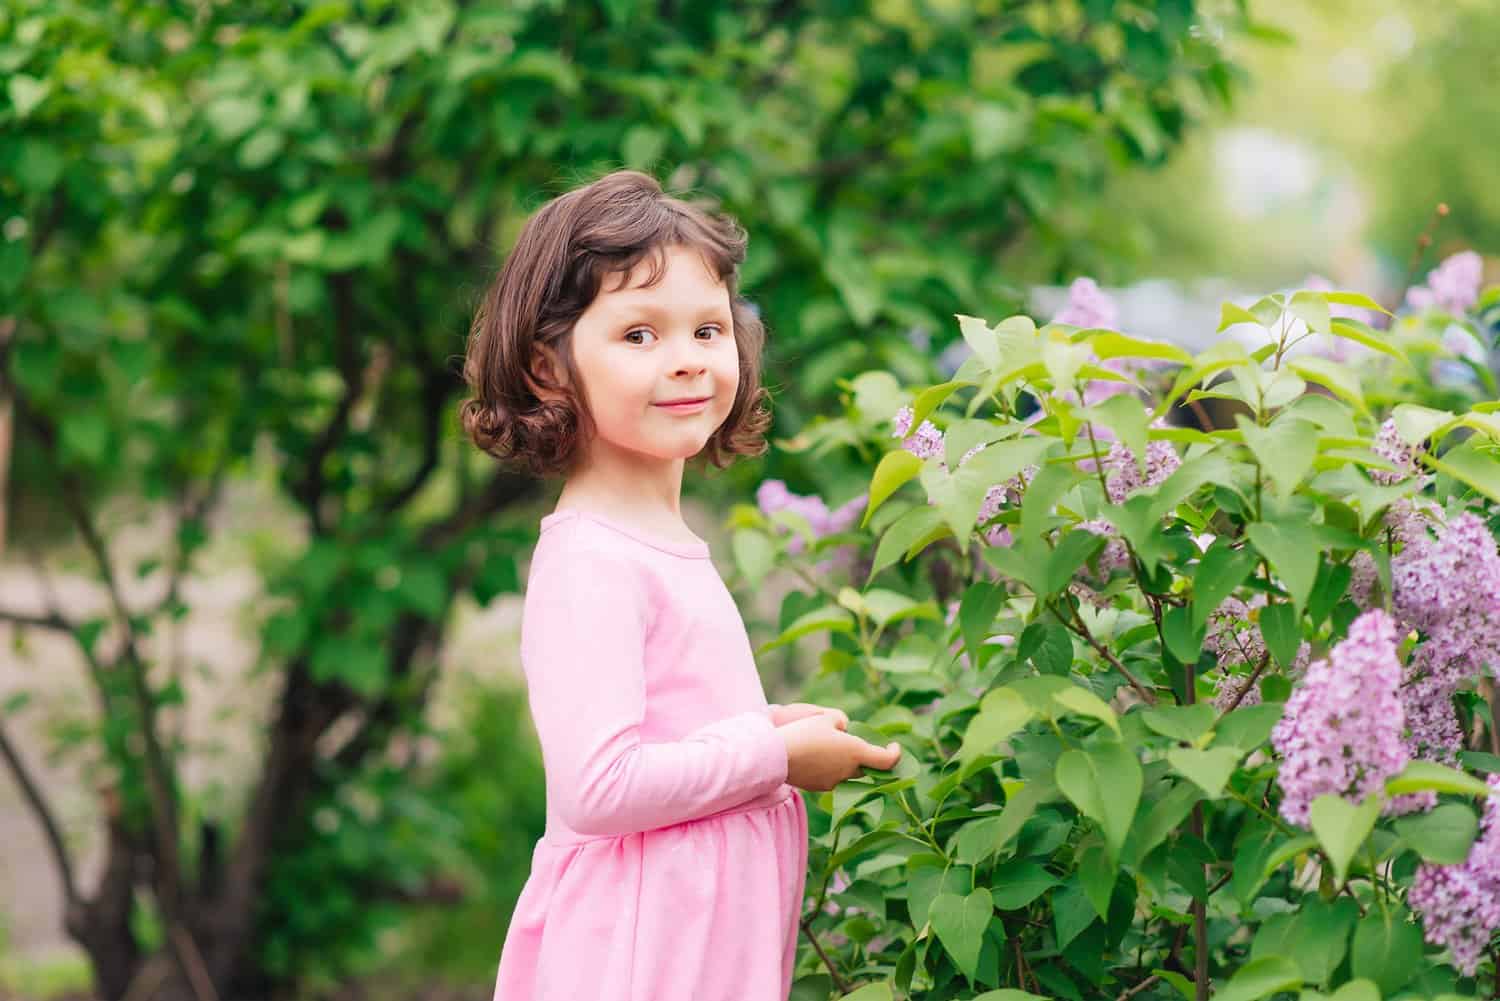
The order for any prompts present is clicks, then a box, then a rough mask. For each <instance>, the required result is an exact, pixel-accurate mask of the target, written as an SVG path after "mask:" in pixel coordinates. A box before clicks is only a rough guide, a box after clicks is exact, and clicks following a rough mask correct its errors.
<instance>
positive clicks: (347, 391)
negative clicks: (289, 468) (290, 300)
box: [292, 272, 364, 535]
mask: <svg viewBox="0 0 1500 1001" xmlns="http://www.w3.org/2000/svg"><path fill="white" fill-rule="evenodd" d="M328 286H329V290H330V292H331V294H332V299H333V317H334V336H335V339H336V340H335V345H336V348H335V349H336V351H337V364H338V369H339V374H340V375H341V376H343V379H344V392H343V395H342V396H340V397H339V402H338V405H337V406H336V407H334V411H333V416H332V417H330V418H329V419H328V423H327V424H326V425H324V426H323V430H322V431H321V432H319V433H318V437H317V438H315V439H314V440H313V443H312V445H311V446H310V447H309V448H308V450H307V467H306V469H305V470H304V471H303V474H302V479H301V480H300V481H299V482H298V483H297V484H295V485H294V486H293V488H292V496H293V497H295V498H296V499H297V501H298V503H300V504H301V505H302V506H303V508H305V509H306V511H307V516H308V519H309V520H310V521H311V523H312V528H313V532H314V533H315V534H318V535H321V534H323V532H324V531H325V530H326V526H325V525H324V524H323V515H322V512H321V511H320V510H319V507H320V506H321V501H322V499H323V462H324V461H325V460H326V459H327V458H328V456H329V454H330V453H332V451H333V450H334V449H335V448H336V447H337V446H338V443H339V442H340V441H342V440H343V438H344V434H345V433H346V432H347V431H348V430H349V415H350V413H351V412H353V410H354V404H355V403H357V402H358V401H359V397H360V394H361V393H362V392H363V391H364V368H363V366H361V365H360V362H359V343H358V340H357V338H356V335H355V330H354V324H355V321H356V317H355V311H354V279H353V277H352V276H351V275H350V274H349V273H348V272H339V273H336V274H331V275H329V276H328Z"/></svg>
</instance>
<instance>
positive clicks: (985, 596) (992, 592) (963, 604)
mask: <svg viewBox="0 0 1500 1001" xmlns="http://www.w3.org/2000/svg"><path fill="white" fill-rule="evenodd" d="M1005 599H1006V591H1005V589H1004V588H1003V587H1001V586H1000V585H998V584H996V583H994V582H993V581H977V582H976V583H973V584H970V585H969V586H968V587H967V588H966V589H965V590H964V594H963V598H962V599H961V600H960V601H959V605H958V628H959V632H960V633H962V635H963V640H964V649H965V650H966V651H968V654H969V663H970V664H972V665H973V666H974V667H975V668H976V669H977V668H979V667H980V666H981V665H982V663H983V656H982V655H983V653H984V650H983V647H984V645H985V643H984V641H985V639H986V638H987V637H988V636H989V632H990V627H991V626H993V625H994V624H995V616H996V614H998V613H999V611H1000V609H1001V608H1002V607H1003V606H1004V604H1005Z"/></svg>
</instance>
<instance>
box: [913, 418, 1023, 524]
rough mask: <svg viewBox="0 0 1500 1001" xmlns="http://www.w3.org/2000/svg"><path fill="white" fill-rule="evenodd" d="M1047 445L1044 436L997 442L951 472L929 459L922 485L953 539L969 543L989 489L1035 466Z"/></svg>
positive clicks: (923, 473) (923, 472)
mask: <svg viewBox="0 0 1500 1001" xmlns="http://www.w3.org/2000/svg"><path fill="white" fill-rule="evenodd" d="M1048 445H1049V442H1048V440H1047V439H1046V438H1045V437H1043V436H1041V435H1037V436H1033V437H1027V438H1017V439H1013V440H1011V441H997V442H995V443H993V444H991V445H987V446H986V447H985V448H984V449H983V451H981V452H980V453H979V454H978V455H976V456H974V458H972V459H970V460H969V461H968V462H966V463H964V464H963V465H962V466H960V467H959V468H957V469H955V470H952V471H951V472H948V473H944V472H943V470H942V468H941V467H939V466H938V464H937V462H936V460H935V459H934V460H929V461H928V462H927V463H926V464H925V465H924V466H923V468H922V485H923V486H924V487H926V488H927V495H928V496H929V497H930V498H931V499H932V500H933V501H934V502H935V503H936V504H937V506H938V510H940V511H942V513H943V520H944V521H945V522H946V523H947V525H948V527H949V528H950V529H951V530H952V531H953V537H954V538H955V539H958V540H960V541H965V540H967V539H968V538H969V536H971V535H972V534H973V533H974V522H975V519H977V518H978V516H979V508H980V505H981V504H982V503H983V502H984V495H985V494H986V493H987V492H988V491H989V489H990V487H992V486H994V485H995V484H997V483H1003V482H1004V481H1006V480H1008V479H1010V478H1011V477H1013V476H1015V475H1016V474H1017V473H1019V472H1020V471H1021V470H1022V469H1023V468H1024V467H1026V466H1029V465H1032V464H1034V463H1036V462H1037V461H1038V460H1040V459H1041V456H1042V453H1043V452H1044V451H1046V450H1047V447H1048Z"/></svg>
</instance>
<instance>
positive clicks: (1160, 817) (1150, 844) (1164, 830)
mask: <svg viewBox="0 0 1500 1001" xmlns="http://www.w3.org/2000/svg"><path fill="white" fill-rule="evenodd" d="M1202 798H1203V793H1202V792H1201V791H1200V790H1199V789H1198V787H1197V786H1196V785H1194V784H1193V783H1191V782H1179V783H1177V784H1176V785H1174V786H1173V787H1172V790H1171V791H1170V792H1168V793H1167V794H1166V795H1165V796H1163V797H1162V798H1161V799H1159V800H1157V801H1156V802H1155V803H1154V804H1153V805H1152V806H1151V809H1150V810H1148V811H1147V812H1146V816H1145V818H1144V819H1142V821H1141V823H1140V825H1139V826H1137V827H1136V828H1134V829H1133V830H1132V832H1131V833H1132V834H1133V835H1134V836H1135V850H1134V852H1133V853H1132V859H1133V860H1134V861H1139V860H1140V859H1143V858H1145V857H1146V856H1147V855H1149V854H1151V851H1152V849H1154V848H1155V847H1156V846H1157V845H1159V844H1161V843H1162V842H1163V841H1165V840H1166V839H1167V835H1169V834H1171V833H1172V832H1173V831H1175V830H1176V829H1177V828H1178V826H1179V825H1181V823H1182V821H1183V820H1184V819H1185V818H1186V817H1187V815H1188V813H1189V812H1190V811H1191V810H1192V808H1193V804H1194V803H1197V802H1198V801H1199V800H1201V799H1202Z"/></svg>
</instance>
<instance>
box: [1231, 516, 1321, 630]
mask: <svg viewBox="0 0 1500 1001" xmlns="http://www.w3.org/2000/svg"><path fill="white" fill-rule="evenodd" d="M1247 531H1248V534H1249V536H1250V541H1251V542H1252V543H1254V545H1255V548H1256V549H1257V550H1259V551H1260V554H1261V555H1262V556H1264V557H1265V558H1266V559H1268V560H1270V562H1271V568H1272V569H1273V570H1275V571H1276V573H1277V575H1278V576H1280V577H1281V580H1282V583H1284V584H1285V585H1286V589H1287V593H1288V595H1289V596H1290V597H1291V599H1292V607H1293V608H1294V609H1295V610H1296V612H1297V614H1299V615H1300V614H1301V613H1302V607H1303V606H1304V605H1305V604H1307V596H1308V595H1309V594H1311V593H1312V588H1313V584H1314V583H1315V582H1316V581H1317V579H1318V558H1319V554H1320V553H1321V552H1322V546H1321V544H1320V541H1319V539H1318V536H1317V533H1315V532H1314V531H1313V530H1312V528H1311V526H1309V525H1306V524H1299V523H1297V522H1291V521H1284V522H1268V521H1257V522H1254V523H1252V524H1251V525H1250V527H1249V529H1248V530H1247Z"/></svg>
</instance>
